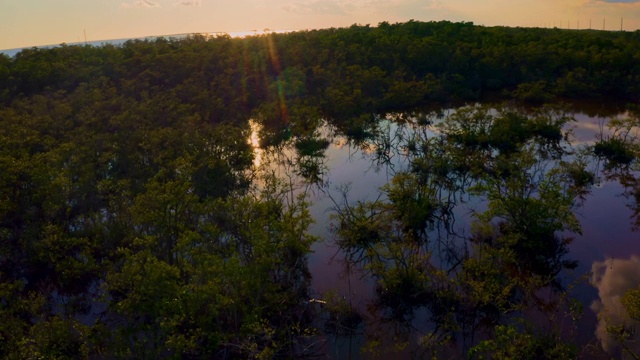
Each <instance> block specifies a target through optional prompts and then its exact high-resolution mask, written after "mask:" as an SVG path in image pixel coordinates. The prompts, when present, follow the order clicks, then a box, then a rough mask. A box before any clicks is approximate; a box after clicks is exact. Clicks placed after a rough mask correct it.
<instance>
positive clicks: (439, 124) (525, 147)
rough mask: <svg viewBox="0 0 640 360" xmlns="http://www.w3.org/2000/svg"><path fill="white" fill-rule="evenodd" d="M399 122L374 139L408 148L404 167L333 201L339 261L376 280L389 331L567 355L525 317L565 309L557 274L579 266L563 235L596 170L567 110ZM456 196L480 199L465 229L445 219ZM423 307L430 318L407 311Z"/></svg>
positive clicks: (376, 307) (378, 308) (474, 346)
mask: <svg viewBox="0 0 640 360" xmlns="http://www.w3.org/2000/svg"><path fill="white" fill-rule="evenodd" d="M400 120H402V123H399V124H398V125H397V126H398V129H400V130H399V132H395V134H394V138H393V139H389V138H386V139H385V138H377V139H375V141H374V144H376V145H377V148H376V149H375V151H374V154H375V155H374V157H375V159H376V160H380V161H384V160H385V157H388V156H389V154H391V153H398V154H405V155H406V156H407V158H408V159H409V169H408V170H407V171H401V172H398V173H396V174H395V175H394V176H393V178H392V180H391V182H390V183H389V184H387V185H385V186H384V187H383V188H382V191H383V196H382V197H381V198H380V199H378V200H377V201H369V202H359V203H357V204H353V205H352V204H349V203H347V202H342V203H340V202H338V203H337V205H338V206H337V207H336V211H335V214H334V216H333V220H334V222H335V224H336V225H337V226H336V241H337V243H338V245H339V246H340V248H341V249H342V250H343V251H344V253H345V254H346V258H347V260H348V261H350V262H353V263H356V264H357V265H358V266H361V267H362V268H363V269H364V270H365V271H366V273H367V274H368V275H370V276H372V277H373V278H374V279H375V281H376V296H375V298H374V299H373V300H372V304H371V307H370V312H371V313H372V314H375V315H376V316H377V317H380V318H379V320H381V321H382V322H383V323H393V324H396V326H395V327H394V329H396V331H397V333H396V336H404V337H405V338H408V336H409V335H410V334H412V335H413V336H415V334H416V333H418V334H419V335H418V340H417V343H418V345H419V350H420V351H422V352H424V353H423V355H424V354H426V353H429V354H432V355H434V356H444V355H446V354H449V355H452V356H474V357H475V356H478V357H482V356H483V355H489V354H494V356H495V355H496V354H498V353H497V352H496V351H497V349H500V352H499V354H501V355H504V356H510V357H517V358H520V357H523V356H525V357H531V356H533V357H534V358H545V357H547V358H557V357H567V356H569V357H570V356H575V354H576V352H577V349H576V348H575V347H573V346H571V345H568V343H567V342H565V341H564V339H562V337H561V335H560V330H559V329H558V328H555V327H554V324H545V327H540V326H534V323H536V322H535V321H530V319H527V317H525V315H524V314H525V313H527V312H530V311H531V310H532V309H536V310H537V311H543V312H544V311H558V312H563V313H562V314H557V316H563V315H566V316H567V317H569V318H570V317H571V314H570V309H571V308H570V307H569V306H568V305H567V306H561V305H559V303H560V302H562V301H564V300H565V296H563V293H564V288H563V286H562V284H561V282H560V281H559V279H558V275H559V274H560V272H561V271H562V270H564V269H572V268H574V267H575V266H576V262H574V261H570V260H567V259H566V258H565V255H566V254H567V252H568V250H567V246H568V244H569V243H570V242H571V240H572V238H571V237H570V236H567V234H570V233H580V226H579V223H578V221H577V219H576V217H575V215H574V212H573V210H574V209H575V208H576V207H577V206H578V205H579V199H580V196H581V195H584V193H585V191H588V188H589V186H591V184H592V181H593V179H594V176H593V174H592V173H590V172H589V171H588V170H587V167H586V165H587V161H586V159H585V158H584V156H583V155H581V154H580V153H578V152H577V151H575V149H573V148H572V147H571V144H570V139H569V135H570V134H567V133H565V132H563V127H564V125H566V124H567V123H568V122H570V121H571V120H572V119H571V118H570V117H568V116H566V115H565V114H563V113H562V112H560V111H557V110H555V109H552V108H544V109H540V110H535V111H528V112H525V111H523V110H518V109H515V108H510V107H500V108H497V109H495V108H494V109H489V108H487V107H481V106H473V107H466V108H461V109H458V110H456V111H455V112H453V113H452V114H450V115H448V116H445V117H443V118H441V119H438V117H434V118H433V119H432V120H429V121H425V120H424V118H422V120H420V121H418V118H411V117H410V118H400ZM406 127H410V128H411V131H408V132H404V130H405V129H406ZM399 134H400V135H399ZM402 134H411V136H403V135H402ZM398 140H400V141H398ZM392 148H393V149H392ZM465 203H475V204H482V206H480V207H481V208H483V209H482V210H474V212H473V221H472V224H471V231H470V232H469V233H467V232H464V231H463V229H464V226H462V225H457V224H456V223H455V221H454V220H455V213H456V211H459V209H460V208H461V207H462V206H464V204H465ZM565 309H566V310H565ZM565 312H566V313H565ZM425 313H426V314H428V319H427V323H428V325H425V324H424V323H420V322H419V321H416V317H415V316H416V314H425ZM549 326H551V327H549ZM507 339H511V340H513V341H511V340H510V341H509V346H508V347H505V346H504V345H505V343H504V342H505V341H507Z"/></svg>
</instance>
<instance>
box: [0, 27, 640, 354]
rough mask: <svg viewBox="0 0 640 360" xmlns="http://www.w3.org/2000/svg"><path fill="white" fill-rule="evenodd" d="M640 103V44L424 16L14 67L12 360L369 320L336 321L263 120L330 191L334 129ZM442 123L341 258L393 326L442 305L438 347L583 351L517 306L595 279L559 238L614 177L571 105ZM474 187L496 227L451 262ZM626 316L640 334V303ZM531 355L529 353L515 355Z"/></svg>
mask: <svg viewBox="0 0 640 360" xmlns="http://www.w3.org/2000/svg"><path fill="white" fill-rule="evenodd" d="M639 94H640V31H636V32H604V31H591V30H582V31H569V30H560V29H524V28H504V27H482V26H474V25H473V24H471V23H451V22H446V21H445V22H430V23H422V22H416V21H410V22H407V23H402V24H389V23H380V24H378V26H377V27H371V26H358V25H354V26H351V27H349V28H341V29H325V30H312V31H302V32H293V33H287V34H275V33H274V34H268V35H261V36H253V37H247V38H242V39H240V38H231V37H229V36H216V37H206V36H200V35H193V36H189V37H187V38H185V39H165V38H160V39H157V40H153V41H138V40H136V41H128V42H126V43H125V44H123V45H119V46H114V45H103V46H100V47H93V46H67V45H64V44H63V45H61V46H59V47H55V48H50V49H38V48H32V49H25V50H23V51H21V52H20V53H18V54H17V55H16V56H15V57H7V56H5V55H0V169H1V171H0V356H2V357H4V358H16V359H18V358H152V357H155V358H229V359H230V358H296V357H304V356H313V355H315V354H317V353H318V352H319V351H322V350H321V349H320V346H318V345H317V344H318V343H320V342H319V341H318V339H321V338H322V337H323V336H326V332H327V331H338V330H336V329H337V328H338V327H339V326H344V318H341V319H342V320H340V316H342V315H344V314H345V312H347V313H348V312H349V309H346V310H345V308H344V304H343V303H341V302H340V301H339V299H336V300H335V302H331V301H328V302H327V306H326V309H329V310H330V311H329V313H330V314H329V315H328V319H329V320H328V321H327V324H329V325H331V324H332V325H331V326H329V325H327V326H324V327H323V326H319V325H318V324H317V321H314V319H316V320H317V313H318V311H321V310H318V307H317V306H316V305H314V304H313V302H311V301H310V300H311V297H310V295H309V284H310V277H311V274H310V273H309V272H308V269H307V265H306V260H307V256H308V254H309V253H310V246H311V244H312V243H313V242H314V241H316V240H317V239H315V238H314V237H313V236H310V235H309V233H308V232H307V228H308V226H309V225H310V223H311V222H312V221H313V220H312V219H311V216H310V215H309V212H308V206H309V204H308V203H307V202H306V199H305V198H304V196H297V195H296V192H295V191H294V189H292V185H291V184H290V183H288V182H286V181H283V180H282V179H278V178H277V177H275V176H274V175H273V174H272V173H271V174H270V173H269V171H265V169H257V168H256V167H255V166H254V163H253V156H254V151H253V148H252V146H251V145H250V144H249V143H248V142H247V138H248V135H249V132H250V128H249V119H253V120H254V121H256V122H257V123H259V124H260V125H261V127H262V129H263V130H262V136H261V139H262V142H263V144H262V145H263V146H265V147H268V146H272V147H274V148H277V147H278V146H279V145H280V144H282V143H285V142H287V141H293V142H294V148H295V149H296V152H297V154H298V156H299V159H298V160H300V168H299V169H298V173H299V174H302V175H303V176H305V177H307V178H311V179H312V180H314V179H315V180H317V179H318V176H319V173H318V169H317V168H315V167H314V163H313V158H317V157H320V156H322V152H323V150H324V149H326V147H327V146H328V145H329V143H328V141H327V140H326V139H322V138H319V137H318V130H317V129H318V126H319V125H320V124H322V123H323V122H328V123H329V124H331V125H332V126H334V127H335V129H337V131H338V132H339V133H340V134H342V135H344V136H347V137H349V139H350V140H353V141H354V142H355V143H359V142H362V141H367V140H371V138H372V137H373V135H375V133H374V132H372V131H371V129H372V127H375V125H374V123H375V122H377V121H379V119H380V118H382V117H385V116H386V115H387V114H393V113H400V112H404V111H414V112H415V113H421V114H422V112H423V111H424V112H427V109H429V110H430V109H434V108H441V107H445V106H452V104H461V103H469V102H477V101H482V100H487V99H491V100H496V99H497V100H505V101H506V100H519V101H524V102H527V103H530V104H542V103H545V102H549V101H551V100H559V99H562V100H570V99H580V100H585V99H586V100H590V101H594V102H602V101H604V100H616V101H618V102H620V103H623V104H624V103H628V102H637V101H640V98H639V97H638V96H639ZM629 109H630V110H631V111H632V112H634V111H637V109H634V108H633V107H629ZM418 118H420V117H419V116H418V117H416V118H412V119H414V120H415V119H418ZM436 118H438V117H433V118H431V117H428V116H427V117H423V118H420V119H422V120H417V123H416V124H413V125H415V128H420V126H423V127H426V128H429V129H431V130H430V131H432V130H434V129H436V130H437V131H438V133H439V134H441V135H442V136H440V137H433V138H428V137H424V138H420V137H415V138H413V139H412V140H411V141H409V142H408V143H406V144H404V145H403V146H404V148H403V151H405V152H406V153H407V154H408V156H409V157H410V158H411V170H410V171H408V172H406V173H401V174H397V176H396V177H394V178H393V180H392V181H391V182H390V183H389V184H388V185H387V186H386V187H385V188H384V189H383V191H384V192H385V194H386V199H387V200H386V201H381V202H374V203H363V204H358V205H355V206H348V205H344V206H338V209H337V211H336V214H335V218H334V219H335V220H336V221H337V222H338V223H339V225H340V226H338V228H337V229H336V237H337V239H338V244H339V245H340V246H341V248H342V249H343V251H344V252H345V253H346V254H347V256H349V257H351V260H352V261H353V262H354V263H359V264H364V266H365V267H366V268H367V269H368V271H369V274H370V275H371V276H372V277H374V278H375V279H376V281H377V285H376V293H377V296H378V297H377V298H376V301H377V303H376V306H377V309H378V310H377V311H379V312H380V313H381V316H382V317H383V318H384V319H385V320H388V321H398V322H403V321H404V322H406V321H407V320H408V319H409V318H410V317H411V316H410V315H412V314H413V313H414V312H416V311H417V310H416V309H420V308H422V309H427V310H428V311H429V312H430V314H431V315H432V319H431V320H432V321H433V322H434V323H435V324H437V329H436V330H434V332H433V334H432V337H431V338H430V339H429V341H430V342H429V343H428V344H426V345H428V346H427V347H428V348H429V349H430V351H432V354H438V352H439V351H440V350H439V349H440V348H441V347H442V348H444V347H448V348H449V349H451V348H457V347H456V346H452V345H451V344H452V343H454V342H455V341H456V339H455V338H456V337H457V336H458V337H462V338H463V339H464V341H463V345H462V346H461V347H460V348H459V349H461V350H460V351H462V352H463V353H464V354H465V355H468V356H470V357H474V356H475V357H483V356H488V357H491V356H492V354H493V356H496V357H502V356H516V357H519V356H520V355H523V354H524V353H522V351H525V353H526V352H527V351H528V352H529V354H533V355H535V357H537V358H542V357H545V356H546V357H549V358H558V357H575V356H576V355H577V350H576V348H575V347H574V346H573V345H571V344H566V343H563V339H562V337H561V336H560V335H559V334H557V333H550V334H542V333H541V332H540V331H539V329H538V330H535V331H528V330H529V328H526V330H527V331H524V332H523V331H522V329H523V327H520V326H516V325H514V323H513V322H507V320H513V319H511V318H509V317H508V316H506V314H508V313H509V314H510V313H516V312H521V311H525V310H526V309H527V308H528V307H532V306H534V305H536V306H537V305H540V304H541V303H544V299H542V298H540V297H539V293H538V291H539V290H540V289H551V290H552V291H557V292H558V293H559V294H562V285H561V284H560V283H559V282H558V281H557V276H558V274H559V273H560V272H561V271H562V270H563V269H567V268H573V267H575V264H574V263H573V262H571V261H570V260H567V259H565V258H564V256H565V255H566V253H567V246H568V244H569V243H570V239H569V237H565V236H561V235H560V233H562V232H575V233H578V232H579V231H580V229H579V226H578V225H577V222H576V220H575V216H574V215H573V213H572V210H573V209H574V207H575V206H577V205H576V204H577V202H578V200H579V199H580V198H581V196H583V195H584V194H585V192H587V191H588V188H589V186H590V185H591V184H592V183H593V181H594V178H593V177H594V176H595V175H594V174H593V173H592V172H590V171H589V170H587V169H586V165H585V161H586V160H584V157H585V156H587V155H585V154H586V153H588V151H586V152H584V153H583V154H582V155H580V156H578V155H576V154H575V153H569V152H566V150H565V147H563V146H564V145H565V143H564V142H566V141H568V140H567V137H566V136H565V134H563V129H562V127H563V125H564V124H566V123H567V122H568V121H569V119H567V118H566V117H565V116H564V115H562V114H561V113H558V112H557V111H556V110H554V109H551V108H543V107H540V110H539V111H538V110H536V111H533V112H528V113H527V112H522V111H521V110H516V109H513V108H511V107H505V108H500V109H498V110H495V111H494V112H492V111H490V110H489V109H487V108H482V107H470V108H466V109H465V110H460V111H459V113H458V114H457V115H455V116H453V117H451V118H448V119H445V120H442V119H440V120H438V121H436V120H434V119H436ZM398 122H404V123H410V121H407V120H406V119H405V120H402V121H398ZM626 125H629V124H626ZM626 125H625V124H621V128H625V126H626ZM633 126H635V125H634V124H630V125H629V127H627V129H629V128H631V127H633ZM424 134H426V130H425V132H424ZM637 154H638V148H637V144H636V143H634V142H633V141H632V139H630V138H627V137H615V136H614V137H612V138H610V139H602V141H600V142H599V143H598V144H597V146H596V148H595V150H594V151H591V153H590V155H589V156H595V157H600V158H602V159H604V160H603V161H606V163H607V165H608V166H607V171H609V173H608V174H609V176H610V177H611V178H617V179H624V180H625V181H627V185H628V188H629V189H631V190H633V189H637V188H640V187H638V185H637V183H634V182H633V181H632V180H635V178H634V177H633V176H634V175H633V167H634V166H636V165H637V164H636V157H637ZM541 164H543V165H541ZM621 181H622V180H621ZM636 187H637V188H636ZM631 190H630V191H631ZM468 194H473V195H474V196H479V197H482V198H483V199H485V200H486V201H488V203H489V211H488V212H487V213H485V214H482V215H479V216H478V217H477V219H476V222H475V223H474V233H473V236H472V237H471V238H469V239H466V241H468V244H469V245H468V247H464V246H461V245H460V243H459V242H456V243H451V242H445V245H446V246H444V248H445V249H446V251H445V252H446V256H447V258H446V261H442V260H441V262H440V263H437V262H435V261H431V257H432V256H435V255H434V254H433V253H432V248H431V245H433V243H434V241H435V240H434V239H433V238H432V237H431V235H429V231H431V230H433V229H435V228H443V229H444V230H445V231H446V230H449V228H448V226H449V224H450V220H451V219H450V218H449V217H450V216H451V212H450V208H451V207H452V206H453V205H454V201H453V200H452V198H458V197H460V196H467V195H468ZM525 208H527V209H534V210H535V211H533V212H526V213H525V212H523V209H525ZM437 241H441V239H437ZM469 249H471V251H470V252H469V251H468V250H469ZM532 252H535V253H536V254H537V257H535V258H533V259H531V258H528V257H527V256H528V255H530V253H532ZM492 264H493V265H492ZM496 264H497V265H496ZM440 265H441V266H440ZM494 265H495V266H494ZM439 266H440V267H439ZM416 294H419V296H418V295H416ZM625 301H626V304H628V308H629V309H630V314H631V316H632V318H633V319H636V320H637V313H638V308H639V307H640V305H639V304H638V291H637V290H636V291H635V292H630V293H629V295H628V297H626V298H625ZM570 304H571V303H570ZM572 311H573V309H572ZM347 319H348V320H349V321H352V324H351V325H350V326H352V327H357V326H359V325H358V324H359V320H358V316H353V317H351V318H349V317H347ZM478 329H483V331H484V334H485V335H486V334H490V336H489V337H485V338H474V337H473V335H472V334H473V333H474V332H475V331H476V330H478ZM624 331H625V329H619V331H618V333H616V334H618V336H619V337H620V339H623V340H624V339H626V338H625V336H627V334H626V333H625V332H624ZM509 339H515V340H516V343H517V344H519V345H521V346H520V347H518V346H514V347H513V348H505V347H504V346H502V345H504V344H505V343H508V342H509ZM479 340H483V341H481V342H480V341H479ZM523 349H524V350H523ZM529 356H531V355H529Z"/></svg>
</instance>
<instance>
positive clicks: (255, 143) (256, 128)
mask: <svg viewBox="0 0 640 360" xmlns="http://www.w3.org/2000/svg"><path fill="white" fill-rule="evenodd" d="M249 127H250V129H251V135H249V139H247V142H248V143H249V145H251V147H252V148H253V166H254V167H256V168H258V167H260V165H261V164H262V153H263V151H264V150H262V149H261V148H260V130H261V126H260V124H258V122H256V121H255V120H253V119H249Z"/></svg>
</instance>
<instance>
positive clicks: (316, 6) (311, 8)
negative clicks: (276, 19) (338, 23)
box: [280, 0, 346, 15]
mask: <svg viewBox="0 0 640 360" xmlns="http://www.w3.org/2000/svg"><path fill="white" fill-rule="evenodd" d="M280 8H281V9H282V10H284V11H287V12H291V13H296V14H331V15H344V14H345V13H346V11H345V9H344V6H343V5H342V4H341V3H340V1H337V0H310V1H296V2H288V3H285V4H283V5H281V7H280Z"/></svg>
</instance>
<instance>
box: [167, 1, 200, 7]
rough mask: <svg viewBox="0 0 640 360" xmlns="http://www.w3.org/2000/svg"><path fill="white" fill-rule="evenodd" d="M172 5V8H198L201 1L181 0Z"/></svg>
mask: <svg viewBox="0 0 640 360" xmlns="http://www.w3.org/2000/svg"><path fill="white" fill-rule="evenodd" d="M173 5H174V6H200V5H202V0H181V1H178V2H177V3H175V4H173Z"/></svg>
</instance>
